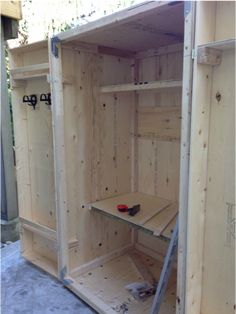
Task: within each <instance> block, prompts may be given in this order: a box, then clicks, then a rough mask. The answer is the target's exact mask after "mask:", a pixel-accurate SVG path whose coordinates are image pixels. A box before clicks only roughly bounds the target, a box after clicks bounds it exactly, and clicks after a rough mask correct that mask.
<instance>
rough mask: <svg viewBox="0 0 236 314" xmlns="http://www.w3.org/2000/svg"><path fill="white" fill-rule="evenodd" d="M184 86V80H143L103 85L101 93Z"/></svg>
mask: <svg viewBox="0 0 236 314" xmlns="http://www.w3.org/2000/svg"><path fill="white" fill-rule="evenodd" d="M179 87H182V81H175V80H171V81H152V82H143V84H135V83H128V84H120V85H109V86H102V87H101V88H100V92H101V93H119V92H132V91H145V90H156V89H157V90H158V89H165V88H179Z"/></svg>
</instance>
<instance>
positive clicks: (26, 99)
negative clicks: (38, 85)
mask: <svg viewBox="0 0 236 314" xmlns="http://www.w3.org/2000/svg"><path fill="white" fill-rule="evenodd" d="M37 102H38V99H37V95H35V94H33V95H29V96H28V95H24V96H23V103H27V105H28V106H32V107H33V108H34V110H35V106H36V105H37Z"/></svg>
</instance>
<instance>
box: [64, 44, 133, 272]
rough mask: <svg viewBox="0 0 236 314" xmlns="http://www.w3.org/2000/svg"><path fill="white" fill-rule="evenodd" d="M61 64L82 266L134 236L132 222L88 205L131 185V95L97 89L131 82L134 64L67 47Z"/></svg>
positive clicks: (72, 206) (71, 227)
mask: <svg viewBox="0 0 236 314" xmlns="http://www.w3.org/2000/svg"><path fill="white" fill-rule="evenodd" d="M104 58H106V60H107V63H106V62H105V60H104ZM123 62H124V64H123ZM127 62H128V63H127ZM62 64H63V76H64V88H63V95H64V106H65V107H64V110H65V125H66V134H65V139H66V141H65V143H66V144H65V149H66V164H67V193H68V211H69V212H68V218H69V221H68V236H69V239H70V240H73V239H77V240H78V243H79V245H78V247H77V248H73V249H71V250H70V265H71V267H75V266H77V267H78V266H79V265H81V264H83V263H86V262H88V261H89V260H91V259H94V258H96V257H98V256H101V255H104V254H106V253H108V252H110V251H111V250H114V249H117V248H119V247H120V246H122V245H126V244H127V243H129V241H131V233H130V227H128V226H124V225H122V224H120V223H119V222H114V221H111V220H109V219H108V218H107V217H103V216H101V215H98V214H97V213H91V211H89V209H88V207H89V204H90V203H91V202H92V201H96V200H97V199H101V198H106V197H109V196H112V195H115V194H117V193H124V192H130V190H131V132H130V124H129V121H130V119H131V115H132V101H133V100H132V96H131V97H130V96H128V97H127V96H121V97H119V98H118V97H116V96H114V95H109V96H105V98H100V95H99V93H98V90H99V86H100V84H101V82H102V81H103V82H106V81H107V80H109V79H111V80H113V82H114V83H117V82H118V81H119V80H125V81H128V80H129V79H130V74H129V71H130V70H131V68H130V61H127V60H125V59H122V60H121V59H119V58H115V57H110V56H109V57H103V56H100V55H97V54H93V53H85V52H82V51H79V52H78V51H73V50H68V49H63V55H62ZM122 64H123V65H122ZM119 65H120V66H119ZM112 66H113V68H112ZM111 69H112V71H111ZM114 69H117V71H116V72H117V76H115V75H114ZM121 125H122V127H121ZM88 230H93V232H92V233H89V236H88Z"/></svg>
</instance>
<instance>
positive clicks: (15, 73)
mask: <svg viewBox="0 0 236 314" xmlns="http://www.w3.org/2000/svg"><path fill="white" fill-rule="evenodd" d="M10 73H11V76H12V79H13V80H27V79H30V78H37V77H42V76H47V75H48V73H49V63H41V64H33V65H28V66H24V67H19V68H16V69H13V70H11V71H10Z"/></svg>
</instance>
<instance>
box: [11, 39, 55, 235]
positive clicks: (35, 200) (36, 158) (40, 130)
mask: <svg viewBox="0 0 236 314" xmlns="http://www.w3.org/2000/svg"><path fill="white" fill-rule="evenodd" d="M45 62H48V50H47V47H45V43H42V44H40V45H39V47H38V49H37V50H33V51H31V50H30V49H29V51H28V50H27V49H25V50H21V48H16V49H13V50H11V51H10V66H11V69H17V68H18V67H25V66H27V65H38V64H41V63H45ZM12 85H13V91H12V106H13V119H14V131H15V132H14V133H15V150H16V169H17V186H18V201H19V215H20V217H24V218H27V219H29V220H32V221H33V222H35V223H39V224H42V225H44V226H47V227H49V228H52V229H55V228H56V208H55V187H54V162H53V159H54V156H53V142H52V141H53V140H52V115H51V108H50V106H48V105H46V104H45V103H44V102H42V101H40V95H41V94H42V93H49V92H50V86H49V83H48V82H47V80H46V77H42V78H37V79H31V78H30V77H29V78H28V79H27V80H25V81H24V82H22V81H17V82H16V81H15V82H13V84H12ZM32 94H35V95H36V96H37V98H38V103H37V105H36V108H35V110H34V109H33V107H30V106H28V105H27V104H26V103H23V96H24V95H32Z"/></svg>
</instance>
